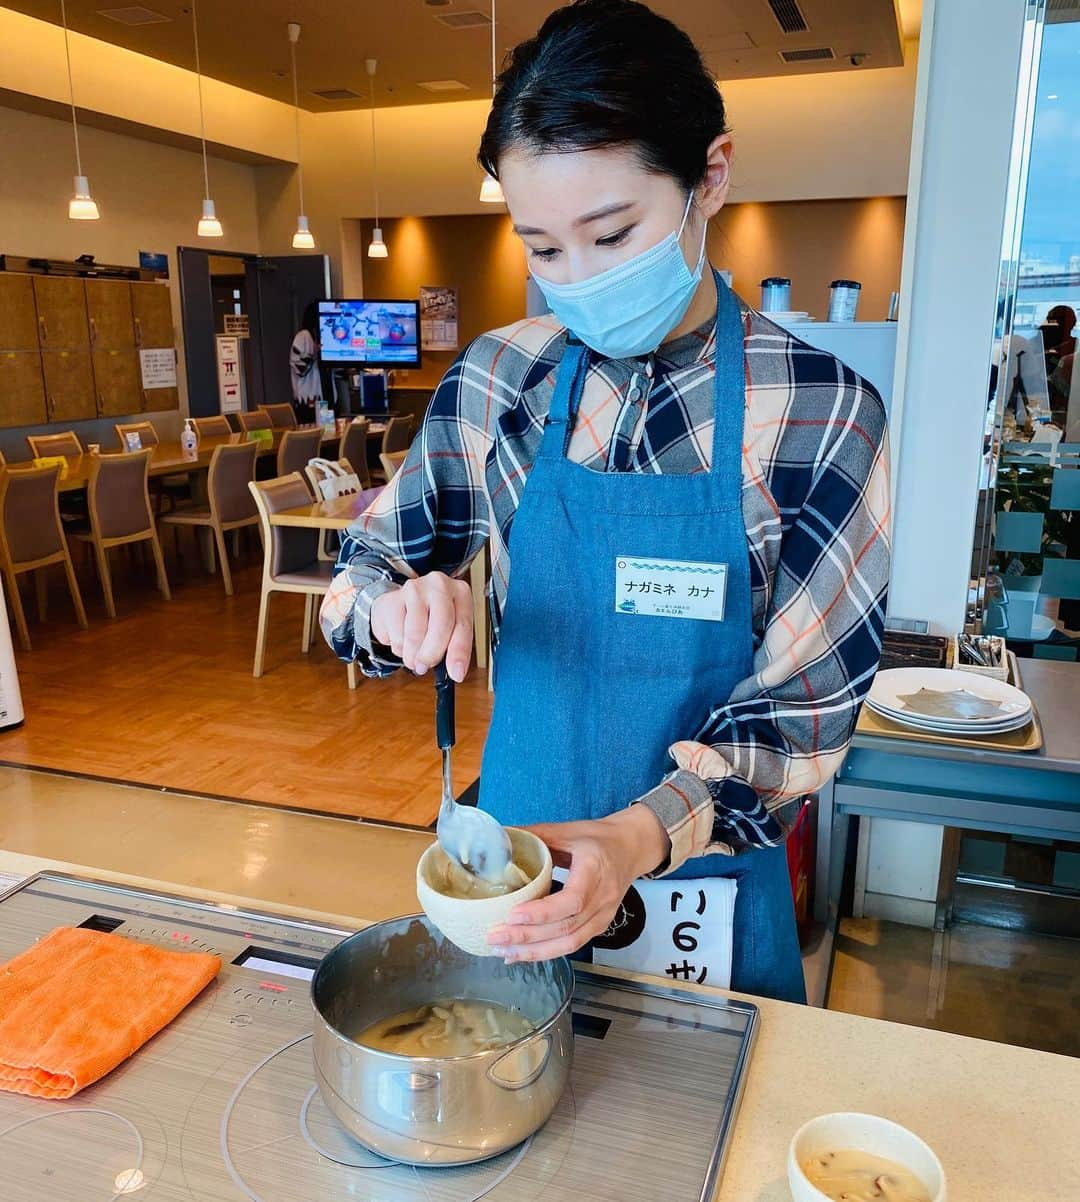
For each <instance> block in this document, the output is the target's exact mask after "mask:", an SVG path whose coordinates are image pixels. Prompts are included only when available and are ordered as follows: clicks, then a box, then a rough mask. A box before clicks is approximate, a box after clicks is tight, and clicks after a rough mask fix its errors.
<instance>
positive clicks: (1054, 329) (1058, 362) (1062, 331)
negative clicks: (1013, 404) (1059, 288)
mask: <svg viewBox="0 0 1080 1202" xmlns="http://www.w3.org/2000/svg"><path fill="white" fill-rule="evenodd" d="M1075 328H1076V311H1075V310H1074V309H1071V308H1070V307H1069V306H1068V305H1055V306H1054V307H1053V308H1052V309H1051V310H1050V312H1049V313H1047V315H1046V321H1045V322H1043V337H1044V339H1045V341H1046V383H1047V389H1048V391H1049V393H1050V409H1051V412H1052V413H1053V414H1054V420H1055V421H1057V422H1058V423H1059V424H1060V425H1065V424H1066V422H1067V421H1068V412H1069V398H1070V393H1071V391H1072V389H1071V385H1072V376H1073V365H1074V363H1075V361H1076V359H1075V356H1076V336H1075V334H1074V333H1073V331H1074V330H1075Z"/></svg>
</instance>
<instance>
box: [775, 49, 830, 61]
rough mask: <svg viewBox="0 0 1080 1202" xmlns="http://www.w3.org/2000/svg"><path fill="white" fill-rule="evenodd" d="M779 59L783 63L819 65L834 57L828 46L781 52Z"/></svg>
mask: <svg viewBox="0 0 1080 1202" xmlns="http://www.w3.org/2000/svg"><path fill="white" fill-rule="evenodd" d="M780 57H781V58H782V59H783V60H784V62H785V63H819V62H823V61H824V60H826V59H830V58H836V55H835V54H833V52H832V50H831V49H830V48H829V47H828V46H815V47H814V48H813V49H811V50H781V51H780Z"/></svg>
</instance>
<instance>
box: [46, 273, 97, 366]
mask: <svg viewBox="0 0 1080 1202" xmlns="http://www.w3.org/2000/svg"><path fill="white" fill-rule="evenodd" d="M33 281H34V301H35V303H36V305H37V323H38V341H39V343H40V345H41V349H42V350H43V351H45V350H50V351H52V350H59V351H65V350H68V351H69V350H84V349H86V348H88V347H89V345H90V327H89V325H88V323H87V319H86V288H85V282H84V281H83V280H80V279H78V278H76V277H73V276H49V275H36V276H34V277H33Z"/></svg>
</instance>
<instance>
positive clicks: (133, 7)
mask: <svg viewBox="0 0 1080 1202" xmlns="http://www.w3.org/2000/svg"><path fill="white" fill-rule="evenodd" d="M97 15H98V16H99V17H104V18H105V19H106V20H107V21H116V22H117V23H118V24H120V25H160V24H162V23H163V22H165V21H171V20H172V17H167V16H165V14H164V13H159V12H155V11H154V10H153V9H152V8H143V6H142V5H141V4H129V5H128V6H127V7H125V8H99V9H98V14H97Z"/></svg>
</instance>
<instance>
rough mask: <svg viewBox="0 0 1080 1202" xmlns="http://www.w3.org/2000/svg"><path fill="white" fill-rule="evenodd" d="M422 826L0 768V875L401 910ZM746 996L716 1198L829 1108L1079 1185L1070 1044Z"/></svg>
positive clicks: (1013, 1188)
mask: <svg viewBox="0 0 1080 1202" xmlns="http://www.w3.org/2000/svg"><path fill="white" fill-rule="evenodd" d="M151 807H152V809H151ZM61 817H62V821H55V822H54V821H51V820H50V818H61ZM192 832H198V834H197V835H194V834H193V833H192ZM430 839H431V835H430V834H429V833H426V832H417V831H411V830H404V829H401V828H387V827H380V826H375V825H372V824H367V823H361V822H355V821H346V820H341V819H327V818H320V817H316V816H313V815H310V814H299V813H292V812H288V811H277V810H270V809H264V808H260V807H253V806H246V805H240V804H237V803H223V802H218V801H212V800H209V799H206V798H195V797H184V796H179V795H174V794H162V793H158V792H154V791H151V790H140V789H128V788H119V787H116V786H106V785H100V784H96V783H94V782H86V781H79V780H73V779H70V778H64V777H57V776H53V775H49V774H42V773H24V772H14V771H12V770H9V769H3V768H0V846H2V847H3V848H4V849H5V850H3V851H0V873H6V874H13V875H20V876H21V875H27V874H29V873H31V872H34V871H37V870H38V869H40V868H44V867H59V868H62V869H64V870H66V871H70V872H75V873H81V874H83V875H87V876H90V875H92V876H98V877H104V878H107V879H111V880H119V881H123V882H126V883H136V884H140V885H148V886H150V887H158V888H164V889H167V890H169V891H172V892H179V893H188V894H192V895H195V896H199V897H213V898H215V899H217V900H224V901H229V902H233V903H238V902H241V901H243V902H245V903H246V904H248V905H251V906H254V907H257V908H261V909H264V910H277V911H283V912H287V913H292V914H297V913H299V914H303V915H305V916H312V917H319V918H322V919H324V920H325V921H327V922H330V923H333V924H335V925H345V926H358V925H362V924H363V922H364V920H365V919H367V920H372V919H378V918H382V917H387V916H389V915H392V914H400V913H407V912H410V911H412V910H415V909H416V899H415V894H414V891H413V878H412V869H413V866H414V865H415V861H416V858H417V857H418V855H419V854H420V852H421V851H422V850H423V848H424V847H425V846H426V845H427V844H428V842H429V841H430ZM705 992H708V991H705ZM750 1000H752V1001H754V1002H755V1003H756V1004H757V1005H758V1006H759V1007H760V1009H761V1031H760V1036H759V1039H758V1043H757V1047H756V1049H755V1052H754V1055H753V1058H752V1061H751V1066H750V1072H749V1077H748V1081H747V1086H746V1091H745V1094H744V1097H743V1102H742V1107H741V1110H740V1113H739V1118H738V1121H737V1124H736V1127H735V1134H734V1138H733V1141H732V1144H731V1149H730V1152H729V1155H728V1161H727V1167H726V1170H725V1173H724V1177H723V1180H722V1181H721V1184H720V1187H719V1189H718V1191H717V1194H716V1200H717V1202H789V1199H790V1194H789V1192H788V1188H787V1184H786V1170H785V1159H786V1154H787V1145H788V1141H789V1140H790V1138H791V1135H792V1134H793V1133H794V1131H795V1130H796V1128H797V1127H799V1126H800V1124H802V1123H803V1122H805V1121H806V1119H808V1118H810V1117H812V1116H813V1115H816V1114H821V1113H823V1112H826V1111H830V1110H867V1111H872V1112H874V1113H878V1114H883V1115H887V1116H888V1117H890V1118H893V1119H895V1120H897V1121H898V1122H900V1123H903V1124H904V1125H905V1126H908V1127H911V1128H912V1129H913V1130H914V1131H916V1132H917V1133H918V1134H919V1135H921V1136H922V1137H923V1138H924V1139H926V1140H927V1142H929V1143H930V1145H931V1146H932V1147H933V1148H934V1149H935V1150H936V1152H937V1153H938V1155H939V1156H940V1158H941V1160H942V1163H943V1164H944V1166H945V1171H946V1174H947V1176H948V1180H949V1195H950V1198H951V1199H953V1200H954V1202H965V1200H971V1202H975V1200H976V1199H977V1200H978V1202H1050V1200H1051V1199H1053V1200H1057V1199H1061V1200H1062V1202H1064V1200H1065V1199H1080V1157H1078V1156H1077V1154H1076V1149H1077V1147H1078V1146H1080V1117H1078V1116H1080V1060H1074V1059H1071V1058H1069V1057H1065V1056H1054V1055H1051V1054H1049V1053H1045V1052H1035V1051H1029V1050H1027V1049H1023V1048H1014V1047H1009V1046H1005V1045H1001V1044H994V1043H989V1042H985V1041H981V1040H975V1039H968V1038H965V1037H962V1036H957V1035H949V1034H945V1033H942V1032H938V1031H931V1030H926V1029H923V1028H919V1027H905V1026H900V1025H898V1024H893V1023H886V1022H881V1021H879V1020H876V1019H866V1018H859V1017H856V1016H853V1015H848V1014H841V1013H833V1012H828V1011H822V1010H814V1009H809V1008H804V1007H799V1006H791V1005H787V1004H785V1003H781V1002H771V1001H767V1000H762V999H758V998H754V999H750ZM643 1202H659V1200H643Z"/></svg>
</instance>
